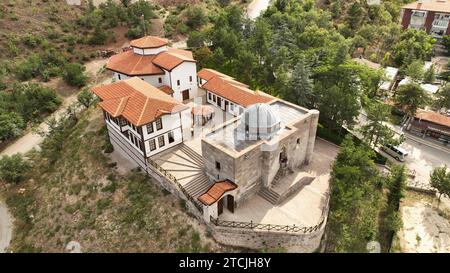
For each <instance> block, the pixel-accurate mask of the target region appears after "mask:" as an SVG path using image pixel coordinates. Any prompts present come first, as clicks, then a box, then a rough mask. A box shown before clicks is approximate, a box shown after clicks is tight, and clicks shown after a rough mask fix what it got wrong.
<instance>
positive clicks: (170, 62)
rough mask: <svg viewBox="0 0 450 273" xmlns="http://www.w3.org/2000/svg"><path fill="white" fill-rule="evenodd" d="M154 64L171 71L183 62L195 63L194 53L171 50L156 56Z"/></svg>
mask: <svg viewBox="0 0 450 273" xmlns="http://www.w3.org/2000/svg"><path fill="white" fill-rule="evenodd" d="M152 62H153V63H154V64H156V65H157V66H160V67H162V68H164V69H166V70H168V71H171V70H172V69H174V68H175V67H177V66H178V65H180V64H181V63H182V62H195V60H194V59H193V57H192V53H191V52H189V51H186V50H181V49H174V48H169V50H168V51H164V52H161V53H159V54H158V55H156V57H155V58H154V59H153V61H152Z"/></svg>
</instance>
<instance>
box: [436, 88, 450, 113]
mask: <svg viewBox="0 0 450 273" xmlns="http://www.w3.org/2000/svg"><path fill="white" fill-rule="evenodd" d="M436 97H437V99H436V101H435V105H436V106H437V107H438V108H445V109H450V83H447V84H446V85H444V86H442V87H441V89H439V91H438V92H437V94H436Z"/></svg>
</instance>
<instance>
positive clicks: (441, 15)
mask: <svg viewBox="0 0 450 273" xmlns="http://www.w3.org/2000/svg"><path fill="white" fill-rule="evenodd" d="M401 18H402V26H403V29H407V28H414V29H421V30H424V31H426V32H427V33H429V34H430V35H432V36H433V37H435V38H438V39H440V38H442V37H443V36H444V35H449V34H450V27H449V22H450V1H449V0H421V1H416V2H413V3H410V4H407V5H405V6H403V8H402V16H401Z"/></svg>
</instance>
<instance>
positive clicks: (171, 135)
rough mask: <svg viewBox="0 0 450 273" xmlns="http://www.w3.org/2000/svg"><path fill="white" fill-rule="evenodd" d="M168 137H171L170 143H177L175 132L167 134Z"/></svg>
mask: <svg viewBox="0 0 450 273" xmlns="http://www.w3.org/2000/svg"><path fill="white" fill-rule="evenodd" d="M167 136H168V137H169V143H172V142H174V141H175V136H174V135H173V132H169V133H168V134H167Z"/></svg>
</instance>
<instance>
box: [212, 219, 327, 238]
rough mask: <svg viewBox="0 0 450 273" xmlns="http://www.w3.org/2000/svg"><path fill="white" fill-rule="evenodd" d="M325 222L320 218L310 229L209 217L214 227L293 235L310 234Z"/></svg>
mask: <svg viewBox="0 0 450 273" xmlns="http://www.w3.org/2000/svg"><path fill="white" fill-rule="evenodd" d="M324 222H325V217H322V218H321V219H320V221H319V223H318V224H317V225H315V226H311V227H301V226H296V225H295V224H293V225H274V224H259V223H253V221H250V222H237V221H223V220H219V219H216V218H213V217H211V223H213V224H214V225H216V226H221V227H232V228H246V229H256V230H267V231H271V230H272V231H284V232H294V233H304V234H308V233H312V232H314V231H317V230H319V229H320V228H321V227H322V225H323V223H324Z"/></svg>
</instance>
